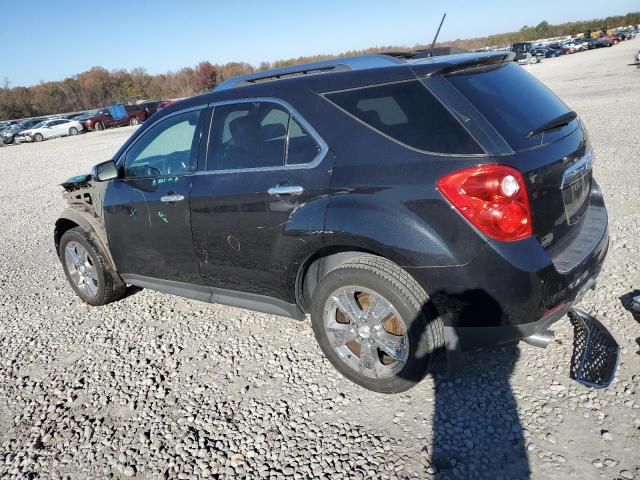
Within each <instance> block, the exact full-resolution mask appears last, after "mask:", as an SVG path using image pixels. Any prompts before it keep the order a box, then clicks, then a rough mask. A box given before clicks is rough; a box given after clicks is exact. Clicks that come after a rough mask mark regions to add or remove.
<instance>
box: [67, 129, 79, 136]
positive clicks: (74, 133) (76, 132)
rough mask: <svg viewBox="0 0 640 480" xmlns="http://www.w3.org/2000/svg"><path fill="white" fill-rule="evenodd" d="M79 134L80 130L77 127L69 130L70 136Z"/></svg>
mask: <svg viewBox="0 0 640 480" xmlns="http://www.w3.org/2000/svg"><path fill="white" fill-rule="evenodd" d="M77 134H78V129H77V128H76V127H71V128H70V129H69V135H77Z"/></svg>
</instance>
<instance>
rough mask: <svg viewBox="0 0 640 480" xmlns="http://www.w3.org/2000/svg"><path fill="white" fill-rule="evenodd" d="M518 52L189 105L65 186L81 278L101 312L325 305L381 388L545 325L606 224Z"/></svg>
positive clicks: (581, 153)
mask: <svg viewBox="0 0 640 480" xmlns="http://www.w3.org/2000/svg"><path fill="white" fill-rule="evenodd" d="M512 59H513V54H512V53H509V52H506V53H505V52H501V53H496V52H492V53H484V54H483V53H480V54H477V53H476V54H462V55H451V56H445V57H436V58H430V59H421V60H416V59H413V60H411V59H401V58H397V57H393V56H387V55H378V56H364V57H356V58H349V59H342V60H337V61H328V62H320V63H315V64H309V65H302V66H297V67H290V68H285V69H279V70H271V71H266V72H259V73H256V74H252V75H247V76H243V77H238V78H235V79H231V80H229V81H227V82H225V83H224V84H222V85H221V86H219V87H218V88H217V89H216V90H215V91H213V92H211V93H209V94H205V95H201V96H198V97H193V98H189V99H186V100H183V101H180V102H177V103H175V104H173V105H171V106H169V107H167V108H165V109H163V110H162V111H161V112H159V113H157V114H156V115H154V117H153V119H152V121H151V122H147V123H145V124H144V125H143V126H142V127H141V128H140V129H138V130H137V131H136V132H135V133H134V134H133V135H132V136H131V138H130V139H129V140H128V141H127V142H126V143H125V144H124V145H123V146H122V147H121V148H120V150H118V152H117V153H116V154H115V156H114V157H113V160H109V161H107V162H103V163H100V164H98V165H97V166H96V167H94V169H93V172H92V174H91V175H83V176H80V177H75V178H72V179H70V180H69V181H67V182H65V183H64V184H63V187H64V188H65V190H66V192H65V197H66V199H67V201H68V203H69V207H68V208H67V209H66V210H65V211H64V212H63V214H62V215H61V216H60V218H59V219H58V220H57V222H56V225H55V246H56V250H57V252H58V254H59V257H60V259H61V261H62V265H63V267H64V271H65V273H66V276H67V278H68V280H69V282H70V283H71V285H72V287H73V289H74V290H75V291H76V293H77V294H78V295H79V296H80V297H81V298H82V299H83V300H84V301H85V302H87V303H89V304H91V305H102V304H105V303H107V302H111V301H113V300H116V299H118V298H119V297H120V296H121V295H123V293H124V291H125V285H126V284H130V285H136V286H139V287H146V288H151V289H154V290H160V291H163V292H169V293H173V294H176V295H180V296H184V297H189V298H194V299H198V300H203V301H207V302H214V303H223V304H228V305H234V306H238V307H243V308H248V309H252V310H257V311H262V312H267V313H270V314H275V315H282V316H288V317H293V318H296V319H304V318H305V315H306V314H310V316H311V322H312V324H313V330H314V332H315V335H316V338H317V340H318V342H319V344H320V346H321V347H322V350H323V351H324V353H325V355H326V356H327V357H328V359H329V360H330V361H331V363H332V364H333V365H334V366H335V367H336V368H337V369H338V370H339V371H340V372H342V373H343V374H344V375H345V376H346V377H348V378H349V379H351V380H353V381H354V382H356V383H358V384H360V385H362V386H364V387H366V388H369V389H372V390H376V391H381V392H398V391H402V390H405V389H407V388H410V387H411V386H412V385H414V384H415V383H416V382H418V381H419V380H420V379H422V378H423V377H424V376H425V375H426V374H427V373H428V372H430V371H431V370H432V368H433V367H434V365H435V364H436V362H435V360H436V359H439V358H441V357H443V356H441V355H440V352H443V353H447V352H456V351H458V349H468V348H474V347H476V346H478V345H486V344H496V343H502V342H510V341H513V340H517V339H522V338H525V337H529V336H532V335H534V334H538V333H539V332H544V331H546V329H547V328H548V327H549V325H551V324H552V323H553V322H555V321H556V320H558V319H560V318H561V317H563V316H564V315H565V313H567V311H568V310H569V309H570V307H571V306H572V305H573V304H574V303H575V302H577V301H578V299H579V298H580V296H581V295H582V294H583V292H584V291H585V290H586V289H587V288H589V287H591V286H593V284H594V279H595V277H596V275H597V274H598V272H599V270H600V267H601V265H602V262H603V259H604V257H605V254H606V251H607V247H608V233H607V212H606V209H605V207H604V204H603V199H602V195H601V193H600V190H599V188H598V185H597V184H596V182H595V180H594V179H593V178H592V152H591V147H590V145H589V140H588V136H587V134H586V131H585V128H584V126H583V125H582V123H581V122H580V120H579V119H578V118H577V116H576V114H575V113H574V112H572V111H570V110H569V109H568V108H567V106H566V105H565V104H564V103H563V102H562V101H560V100H559V99H558V98H557V97H556V96H555V95H554V94H553V93H552V92H551V91H549V90H548V89H547V88H546V87H545V86H543V85H542V84H541V83H540V82H538V81H537V80H536V79H535V78H533V77H532V76H531V75H530V74H529V73H527V72H526V71H524V70H522V69H521V67H519V66H518V65H517V64H515V63H513V62H512ZM274 321H275V320H274Z"/></svg>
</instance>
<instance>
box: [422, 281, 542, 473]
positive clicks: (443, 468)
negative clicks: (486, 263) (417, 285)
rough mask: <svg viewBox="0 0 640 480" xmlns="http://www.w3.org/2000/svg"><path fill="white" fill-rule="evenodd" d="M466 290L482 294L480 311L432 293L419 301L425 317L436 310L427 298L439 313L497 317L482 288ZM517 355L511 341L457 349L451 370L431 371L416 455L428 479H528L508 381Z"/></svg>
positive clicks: (489, 299) (515, 409)
mask: <svg viewBox="0 0 640 480" xmlns="http://www.w3.org/2000/svg"><path fill="white" fill-rule="evenodd" d="M467 293H473V295H475V296H477V295H481V296H482V298H483V299H484V301H483V302H482V303H481V305H482V308H481V310H482V311H478V309H474V310H473V311H471V312H470V311H468V310H465V311H464V312H462V311H461V310H460V309H468V308H469V306H468V304H467V305H465V304H464V302H459V301H458V300H454V299H451V298H449V299H448V300H445V301H444V302H445V303H443V300H442V298H439V299H438V296H437V295H436V296H435V298H432V300H430V301H429V302H427V305H425V306H424V310H425V311H426V312H427V313H428V318H433V315H437V313H436V307H435V306H434V305H433V304H432V303H431V302H432V301H433V303H434V304H437V305H438V307H437V311H439V312H448V313H447V314H445V316H446V315H452V314H453V313H454V312H456V314H457V315H460V314H461V313H463V316H464V315H466V316H467V317H468V316H469V315H471V317H477V316H485V315H489V316H490V317H491V318H500V316H502V311H501V309H500V307H499V306H498V304H497V303H496V302H495V301H494V300H493V299H492V298H491V297H490V296H489V295H488V294H487V293H485V292H479V291H473V292H467ZM476 298H477V297H476ZM456 310H457V311H456ZM494 315H498V316H497V317H494ZM458 318H463V317H462V316H459V317H458ZM443 320H445V323H447V322H446V319H445V318H443ZM418 324H419V322H413V325H418ZM416 328H419V327H416ZM415 333H424V332H415ZM438 353H439V355H440V358H442V356H443V355H446V353H445V351H444V349H442V351H440V352H438ZM519 357H520V349H519V348H518V346H517V344H516V343H512V344H509V345H505V346H499V347H493V348H484V349H477V350H475V351H473V352H468V353H462V354H460V355H459V357H458V358H457V362H456V363H457V366H456V367H455V369H454V371H451V372H442V373H436V374H435V375H434V381H435V409H434V413H433V419H432V439H431V444H430V445H425V446H424V447H423V451H422V454H421V457H422V463H423V465H425V468H426V471H427V473H428V474H430V475H432V476H431V477H429V478H436V479H439V480H444V479H468V478H474V479H485V478H486V479H491V480H497V479H505V480H507V479H508V480H519V479H528V478H530V476H531V471H530V468H529V460H528V457H527V451H526V448H525V442H524V434H523V430H522V426H521V423H520V418H519V415H518V404H517V401H516V398H515V396H514V393H513V391H512V389H511V384H510V378H511V375H512V373H513V370H514V368H515V365H516V362H517V361H518V358H519Z"/></svg>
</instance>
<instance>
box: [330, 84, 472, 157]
mask: <svg viewBox="0 0 640 480" xmlns="http://www.w3.org/2000/svg"><path fill="white" fill-rule="evenodd" d="M325 96H326V98H327V99H328V100H330V101H331V102H333V103H334V104H336V105H337V106H338V107H340V108H342V109H343V110H345V111H346V112H348V113H350V114H351V115H353V116H354V117H356V118H358V119H359V120H360V121H362V122H364V123H365V124H367V125H368V126H370V127H371V128H373V129H374V130H377V131H379V132H381V133H383V134H385V135H387V136H389V137H391V138H393V139H395V140H397V141H399V142H401V143H403V144H405V145H407V146H409V147H413V148H416V149H418V150H423V151H427V152H434V153H449V154H479V153H483V152H482V150H481V149H480V147H479V146H478V144H477V143H476V142H475V141H474V140H473V138H472V137H471V135H469V133H468V132H467V131H466V130H465V129H464V128H463V127H462V125H460V123H459V122H458V121H457V120H456V119H455V118H454V117H453V116H452V115H451V114H450V113H449V112H448V111H447V109H446V108H445V107H444V106H443V105H442V104H441V103H440V102H439V101H438V99H436V98H435V97H434V96H433V95H432V94H431V92H429V90H427V89H426V87H425V86H424V85H422V83H421V82H420V81H418V80H415V81H408V82H399V83H390V84H385V85H377V86H374V87H365V88H358V89H354V90H345V91H341V92H334V93H328V94H326V95H325Z"/></svg>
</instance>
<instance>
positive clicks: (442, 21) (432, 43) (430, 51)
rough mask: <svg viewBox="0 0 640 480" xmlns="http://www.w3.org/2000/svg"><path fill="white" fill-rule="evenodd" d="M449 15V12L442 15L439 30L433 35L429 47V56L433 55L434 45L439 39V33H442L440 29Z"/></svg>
mask: <svg viewBox="0 0 640 480" xmlns="http://www.w3.org/2000/svg"><path fill="white" fill-rule="evenodd" d="M446 16H447V12H445V13H444V15H442V20H440V25H439V26H438V31H437V32H436V36H435V37H433V42H431V48H430V49H429V56H430V57H433V47H435V45H436V40H437V39H438V35H440V29H441V28H442V24H443V23H444V17H446Z"/></svg>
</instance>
